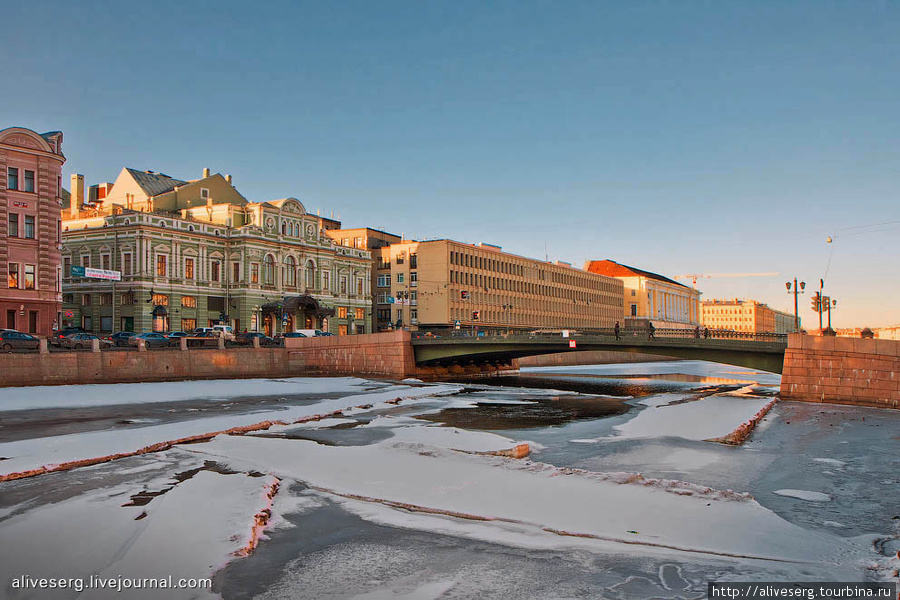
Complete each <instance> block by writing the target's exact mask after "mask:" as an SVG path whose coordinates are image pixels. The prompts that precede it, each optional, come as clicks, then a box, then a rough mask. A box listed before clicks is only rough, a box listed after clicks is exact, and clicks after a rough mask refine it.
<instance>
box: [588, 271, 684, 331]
mask: <svg viewBox="0 0 900 600" xmlns="http://www.w3.org/2000/svg"><path fill="white" fill-rule="evenodd" d="M584 269H585V271H588V272H590V273H596V274H598V275H606V276H607V277H615V278H616V279H619V280H621V281H622V283H623V284H624V286H625V289H624V293H625V295H624V306H623V309H624V310H625V322H626V324H628V325H630V326H636V325H637V326H640V324H641V323H645V324H646V322H647V321H650V322H652V323H653V325H654V327H662V328H669V329H679V328H685V327H696V326H697V325H699V323H700V307H699V303H700V292H699V291H697V290H695V289H694V288H691V287H688V286H686V285H683V284H681V283H678V282H677V281H674V280H672V279H669V278H668V277H664V276H662V275H659V274H657V273H651V272H650V271H644V270H643V269H637V268H635V267H629V266H628V265H622V264H619V263H617V262H615V261H613V260H591V261H588V262H586V263H585V265H584Z"/></svg>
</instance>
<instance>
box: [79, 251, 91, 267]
mask: <svg viewBox="0 0 900 600" xmlns="http://www.w3.org/2000/svg"><path fill="white" fill-rule="evenodd" d="M81 266H82V267H88V268H90V266H91V255H90V254H82V255H81Z"/></svg>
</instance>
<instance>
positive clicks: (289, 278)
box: [284, 256, 297, 287]
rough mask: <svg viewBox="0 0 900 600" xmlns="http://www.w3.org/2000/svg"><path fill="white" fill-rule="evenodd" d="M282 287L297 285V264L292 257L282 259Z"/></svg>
mask: <svg viewBox="0 0 900 600" xmlns="http://www.w3.org/2000/svg"><path fill="white" fill-rule="evenodd" d="M284 285H289V286H291V287H293V286H295V285H297V263H296V262H294V257H293V256H288V257H287V258H286V259H284Z"/></svg>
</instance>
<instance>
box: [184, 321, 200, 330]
mask: <svg viewBox="0 0 900 600" xmlns="http://www.w3.org/2000/svg"><path fill="white" fill-rule="evenodd" d="M196 328H197V319H182V320H181V330H182V331H193V330H195V329H196Z"/></svg>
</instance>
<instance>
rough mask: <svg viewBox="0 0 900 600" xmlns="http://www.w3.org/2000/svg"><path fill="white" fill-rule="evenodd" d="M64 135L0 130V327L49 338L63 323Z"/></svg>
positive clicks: (15, 128)
mask: <svg viewBox="0 0 900 600" xmlns="http://www.w3.org/2000/svg"><path fill="white" fill-rule="evenodd" d="M62 141H63V134H62V133H61V132H59V131H51V132H49V133H42V134H38V133H36V132H34V131H32V130H30V129H26V128H24V127H9V128H6V129H2V130H0V175H2V176H0V213H2V218H0V274H2V275H3V276H4V278H5V279H6V282H7V285H6V287H5V288H0V327H2V328H5V329H17V330H19V331H25V332H28V333H33V334H37V335H41V336H49V335H50V333H51V331H52V330H53V328H54V327H55V326H57V325H58V323H59V318H60V301H61V300H62V297H61V288H60V286H61V277H60V276H61V272H60V204H61V197H60V196H61V193H62V192H61V183H62V180H61V177H62V166H63V163H65V162H66V157H65V156H64V155H63V153H62Z"/></svg>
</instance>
